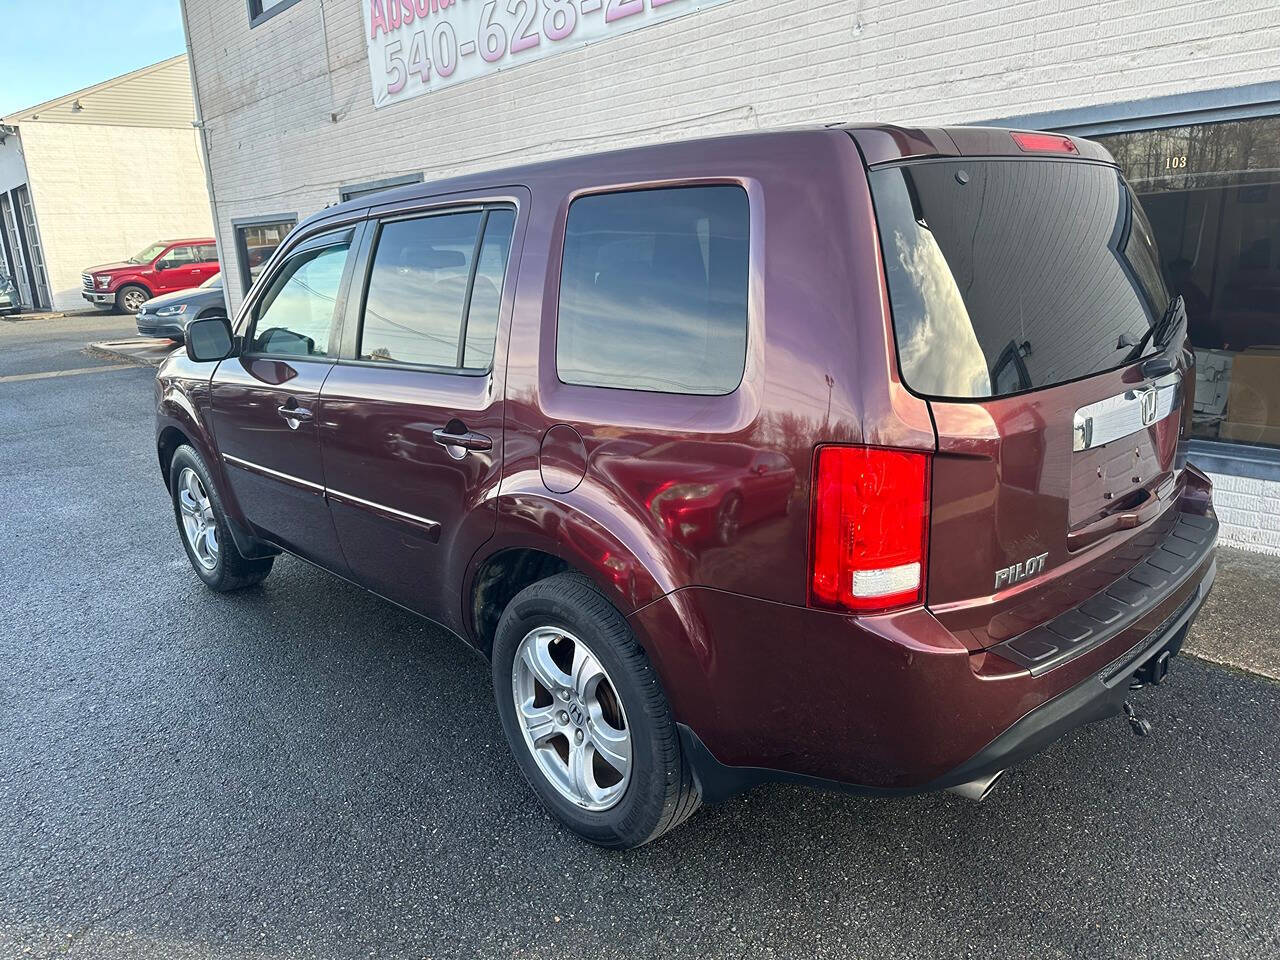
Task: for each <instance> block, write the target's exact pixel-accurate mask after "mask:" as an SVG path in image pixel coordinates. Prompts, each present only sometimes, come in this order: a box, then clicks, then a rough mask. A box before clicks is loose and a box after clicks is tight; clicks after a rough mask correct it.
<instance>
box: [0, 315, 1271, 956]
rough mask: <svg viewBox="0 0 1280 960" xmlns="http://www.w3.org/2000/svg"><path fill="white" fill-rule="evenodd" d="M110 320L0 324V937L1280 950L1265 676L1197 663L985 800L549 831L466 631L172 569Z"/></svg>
mask: <svg viewBox="0 0 1280 960" xmlns="http://www.w3.org/2000/svg"><path fill="white" fill-rule="evenodd" d="M128 322H130V321H129V318H114V319H113V318H88V319H84V320H81V319H76V320H74V321H60V322H51V323H50V325H49V326H48V327H47V328H44V327H41V328H36V327H34V325H33V324H12V325H10V324H0V328H3V329H0V609H2V610H3V620H2V621H0V956H5V957H8V956H14V957H26V956H74V957H93V958H115V957H147V958H153V957H154V958H162V957H163V958H171V957H183V958H184V957H253V958H267V957H271V958H294V957H298V958H309V957H317V958H329V957H369V956H376V957H468V958H473V957H521V958H526V957H528V958H542V957H547V958H552V957H555V958H567V957H599V958H609V957H620V958H621V957H627V958H630V957H777V958H794V957H809V956H814V957H826V956H831V957H844V956H848V957H867V958H881V957H911V958H915V957H920V958H923V957H982V958H990V957H1018V958H1022V957H1036V958H1049V957H1064V958H1065V957H1070V958H1085V957H1087V958H1095V957H1098V958H1109V957H1117V958H1119V957H1124V958H1129V960H1142V958H1156V957H1191V956H1194V957H1241V958H1244V957H1248V958H1274V957H1276V956H1277V955H1280V910H1278V909H1277V907H1278V905H1280V772H1278V768H1280V684H1277V683H1276V682H1275V681H1273V680H1269V679H1265V678H1260V677H1257V676H1254V675H1250V674H1246V673H1243V672H1239V671H1236V670H1233V669H1229V668H1224V667H1221V666H1217V665H1214V664H1210V663H1208V662H1206V661H1204V660H1199V659H1195V658H1193V657H1182V658H1180V660H1181V662H1180V663H1178V664H1177V666H1176V668H1175V672H1174V674H1173V676H1172V677H1171V681H1170V683H1168V684H1167V685H1166V686H1164V687H1161V688H1159V689H1157V690H1150V691H1143V692H1141V693H1140V694H1138V695H1137V696H1136V698H1135V701H1136V702H1137V703H1138V705H1139V707H1140V709H1142V710H1143V711H1144V712H1145V713H1146V715H1148V716H1149V717H1150V718H1151V719H1152V721H1153V722H1154V724H1155V731H1154V733H1153V735H1152V736H1150V737H1148V738H1145V739H1137V738H1135V737H1133V736H1131V735H1130V733H1129V732H1128V729H1127V727H1126V726H1125V724H1124V723H1123V722H1121V721H1119V720H1116V721H1114V722H1105V723H1102V724H1098V725H1094V726H1092V727H1089V728H1086V729H1083V730H1080V731H1078V732H1076V733H1075V734H1073V735H1071V736H1069V737H1067V738H1066V739H1065V740H1063V741H1061V742H1060V743H1058V744H1057V745H1055V746H1054V747H1053V748H1051V749H1050V750H1049V751H1048V752H1047V753H1045V754H1043V755H1042V756H1040V757H1038V758H1036V759H1034V760H1032V761H1030V762H1028V763H1026V764H1023V765H1021V766H1019V767H1017V768H1016V769H1014V770H1012V771H1011V772H1010V773H1009V774H1008V775H1007V776H1006V777H1005V779H1004V781H1003V784H1002V786H1001V787H1000V788H998V789H997V790H996V791H995V793H994V794H993V795H992V796H991V798H990V799H988V800H987V801H986V802H984V803H982V804H981V805H974V804H971V803H968V802H966V801H963V800H960V799H959V798H955V797H951V796H947V795H942V796H928V797H918V798H913V799H907V800H893V801H885V800H865V799H858V798H851V797H846V796H835V795H827V794H821V793H815V792H811V791H808V790H805V789H801V788H794V787H780V786H779V787H765V788H761V789H758V790H756V791H755V792H753V793H751V794H749V795H747V796H745V797H741V798H738V799H736V800H734V801H732V802H729V803H726V804H724V805H721V806H719V807H714V808H706V809H704V810H702V811H701V812H700V813H699V814H698V815H697V816H695V817H694V818H693V820H691V821H690V822H689V823H688V824H686V825H685V826H684V827H682V828H681V829H680V830H678V831H677V832H676V833H674V834H672V835H670V836H669V837H667V838H665V839H664V840H662V841H659V842H657V843H655V844H652V845H650V846H649V847H646V848H643V849H641V850H639V851H635V852H632V853H628V854H617V853H607V852H603V851H600V850H597V849H595V848H593V847H590V846H587V845H585V844H583V843H581V842H579V841H577V840H575V839H574V838H573V837H572V836H571V835H569V834H567V833H566V832H565V831H563V830H561V829H559V828H558V827H557V826H556V825H555V824H554V823H553V822H552V821H551V819H550V818H549V817H548V816H547V815H545V814H544V813H543V812H542V810H541V809H540V808H539V807H538V805H537V803H536V801H535V800H534V797H533V795H532V793H531V792H530V790H529V789H528V788H527V787H526V785H525V784H524V782H523V781H522V780H521V778H520V774H519V772H518V771H517V769H516V767H515V765H514V763H513V762H512V760H511V758H510V756H509V754H508V751H507V747H506V745H505V743H504V742H503V740H502V733H501V729H500V727H499V723H498V718H497V713H496V711H495V709H494V707H493V704H492V701H491V695H490V690H489V680H488V674H487V668H486V666H485V665H484V664H483V663H482V662H481V661H480V660H479V659H478V658H476V657H475V656H474V655H473V654H471V653H469V652H468V651H467V650H466V649H465V648H464V647H463V645H462V644H461V643H460V642H458V641H456V640H454V639H452V638H450V637H449V636H446V635H443V634H442V633H441V632H440V631H439V630H437V629H435V628H433V627H432V626H431V625H430V624H428V623H426V622H424V621H421V620H418V619H416V618H414V617H412V616H410V615H409V614H406V613H404V612H402V611H400V610H398V609H396V608H393V607H391V606H389V605H387V604H384V603H382V602H381V601H379V600H377V599H375V598H373V597H371V596H368V595H366V594H363V593H362V592H360V591H359V590H357V589H355V588H353V587H350V586H348V585H346V584H344V583H342V582H340V581H338V580H336V579H334V578H332V577H330V576H328V575H326V574H324V573H322V572H320V571H318V570H315V569H313V568H311V567H309V566H307V565H306V564H304V563H302V562H300V561H296V560H292V559H288V558H284V559H281V560H280V561H278V562H277V565H276V569H275V571H274V572H273V573H272V575H271V577H270V578H269V579H268V580H267V582H266V583H265V584H264V586H263V587H262V588H260V589H255V590H251V591H248V592H245V593H242V594H239V595H234V596H215V595H213V594H211V593H209V592H207V591H206V590H205V589H204V588H203V587H202V586H201V585H200V583H199V581H198V580H197V579H196V578H195V576H194V575H193V574H191V573H190V572H189V570H188V568H187V562H186V559H185V557H184V555H183V552H182V549H181V547H180V545H179V542H178V539H177V534H176V531H175V529H174V523H173V517H172V513H171V512H170V507H169V504H168V500H167V497H166V495H165V492H164V490H163V488H162V486H161V482H160V477H159V471H158V468H157V467H156V462H155V456H154V453H153V449H152V427H151V403H152V393H151V378H152V370H151V369H149V368H144V367H136V366H125V367H117V366H115V365H114V364H113V363H112V362H111V361H109V360H103V359H98V358H94V357H90V356H87V355H85V354H84V353H82V352H81V351H80V349H79V347H78V346H77V345H83V343H84V342H86V341H87V340H90V339H101V338H102V337H103V336H105V335H109V334H111V332H112V330H111V329H108V328H110V327H111V324H112V323H114V324H115V329H116V332H117V333H124V332H127V330H126V326H125V325H127V323H128ZM94 323H97V324H99V325H101V326H102V327H103V329H106V331H107V332H106V334H102V333H100V332H99V328H98V327H93V324H94ZM90 327H93V329H92V330H91V329H90ZM86 367H101V368H102V369H99V370H97V371H95V372H90V373H76V374H71V375H64V376H53V377H48V378H41V379H11V378H13V377H15V376H22V375H25V374H30V373H35V372H51V371H57V370H79V369H82V368H86ZM1224 559H1225V561H1226V562H1225V563H1224V574H1223V576H1224V577H1229V576H1230V575H1231V574H1230V570H1231V569H1232V566H1231V563H1232V554H1231V552H1230V551H1224ZM1239 566H1241V567H1243V566H1245V564H1244V563H1240V564H1239ZM1268 582H1269V583H1270V584H1272V589H1280V588H1278V587H1277V586H1276V585H1277V583H1278V582H1280V581H1278V580H1277V578H1275V577H1272V578H1271V579H1270V580H1269V581H1268ZM1228 595H1231V596H1240V595H1243V596H1247V597H1248V598H1249V599H1248V600H1247V601H1245V602H1247V603H1254V604H1256V605H1257V609H1258V610H1259V611H1260V613H1259V614H1258V615H1257V616H1256V617H1252V618H1249V617H1243V618H1242V619H1245V620H1248V621H1249V622H1250V623H1252V624H1253V625H1254V627H1253V628H1254V629H1257V630H1259V631H1260V632H1265V633H1267V634H1268V635H1270V633H1272V632H1273V631H1272V627H1271V625H1270V622H1269V621H1268V622H1264V617H1269V616H1270V614H1267V613H1265V612H1263V611H1271V612H1272V613H1273V612H1274V610H1275V609H1276V607H1277V597H1276V595H1275V594H1274V592H1273V593H1272V594H1270V595H1266V594H1263V595H1259V594H1258V593H1257V592H1256V591H1252V593H1250V592H1249V591H1242V592H1237V593H1231V592H1230V591H1229V594H1228ZM1234 615H1235V616H1237V617H1238V618H1240V616H1241V615H1240V611H1239V609H1238V607H1237V609H1235V611H1234ZM1214 616H1215V614H1214V611H1213V610H1210V611H1209V612H1208V614H1206V617H1205V621H1206V622H1205V623H1203V624H1198V625H1197V628H1196V630H1197V635H1199V633H1200V632H1204V633H1205V635H1206V636H1208V635H1210V634H1212V633H1213V632H1214V631H1217V632H1219V633H1220V632H1222V628H1221V627H1220V626H1217V625H1215V622H1210V621H1212V620H1213V617H1214ZM1232 629H1233V631H1235V632H1237V633H1238V628H1232ZM1194 640H1195V638H1194V637H1193V642H1194Z"/></svg>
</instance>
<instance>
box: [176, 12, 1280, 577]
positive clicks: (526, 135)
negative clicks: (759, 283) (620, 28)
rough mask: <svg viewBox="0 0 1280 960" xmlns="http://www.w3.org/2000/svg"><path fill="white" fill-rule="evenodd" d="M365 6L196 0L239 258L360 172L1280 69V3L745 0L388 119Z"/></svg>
mask: <svg viewBox="0 0 1280 960" xmlns="http://www.w3.org/2000/svg"><path fill="white" fill-rule="evenodd" d="M366 2H368V0H305V2H302V3H297V4H295V5H293V6H292V7H289V8H288V9H286V10H285V11H283V12H282V13H280V14H279V15H277V16H274V17H272V18H271V19H269V20H267V21H266V22H264V23H262V24H260V25H259V26H258V27H256V28H253V29H250V27H249V21H248V16H247V13H246V11H245V9H244V7H243V4H237V3H235V2H232V0H182V4H183V8H184V13H185V17H186V21H187V28H188V35H189V44H190V53H191V57H192V63H193V69H194V74H195V81H196V94H197V98H198V100H199V104H200V109H201V113H202V119H203V121H204V124H205V142H206V146H207V149H208V155H209V159H210V166H211V168H212V180H213V189H214V194H215V197H214V199H215V211H214V214H215V220H216V223H217V231H218V234H219V241H220V247H221V249H222V250H224V251H230V250H232V249H234V246H233V243H232V232H231V220H232V218H233V217H253V216H259V215H263V214H269V213H276V212H280V211H296V212H297V213H298V215H299V217H305V216H307V215H308V214H310V213H312V212H315V211H317V210H319V209H321V208H323V207H324V206H326V205H327V204H330V203H333V202H335V201H337V200H338V199H339V187H340V185H342V184H353V183H359V182H362V181H368V180H377V179H381V178H386V177H392V176H396V175H400V174H406V173H415V172H419V171H421V172H422V173H423V174H424V175H425V178H426V179H427V180H431V179H433V178H437V177H441V176H445V175H448V174H453V173H465V172H468V171H472V170H480V169H493V168H498V167H502V166H505V165H509V164H512V163H516V162H523V161H528V160H537V159H546V158H550V157H554V156H559V155H564V154H569V153H585V152H590V151H598V150H603V149H607V148H610V147H616V146H624V145H631V144H636V143H643V142H652V141H659V140H668V139H679V138H687V137H692V136H697V135H706V134H714V133H721V132H730V131H739V130H753V129H759V128H768V127H778V126H785V125H793V124H805V123H810V124H816V123H826V122H832V121H882V122H895V123H905V124H913V123H914V124H929V123H967V122H975V121H981V120H985V119H990V118H997V117H1007V116H1018V115H1026V114H1034V113H1043V112H1047V111H1058V110H1067V109H1073V108H1085V107H1091V106H1099V105H1108V104H1116V103H1124V102H1128V101H1134V100H1142V99H1146V98H1151V97H1159V96H1164V95H1172V94H1185V93H1192V92H1196V91H1207V90H1214V89H1220V88H1225V87H1235V86H1242V85H1245V84H1250V83H1261V82H1268V81H1276V80H1280V4H1277V3H1276V2H1275V0H1185V2H1180V3H1173V4H1171V3H1168V2H1167V0H1024V2H1018V3H1012V2H1011V3H992V2H989V0H957V2H948V3H938V2H936V0H734V2H731V3H722V4H718V5H715V6H712V7H710V8H709V9H705V10H701V11H698V12H694V13H690V14H688V15H686V16H683V17H680V18H678V19H674V20H671V21H668V22H665V23H661V24H656V25H654V26H650V27H646V28H645V29H643V30H637V31H634V32H632V33H628V34H626V35H623V36H618V37H612V38H609V39H607V40H603V41H601V42H599V43H593V44H591V45H589V46H586V47H582V48H580V49H576V50H573V51H571V52H567V53H562V54H560V55H558V56H555V57H549V58H547V59H544V60H540V61H538V62H535V63H531V64H524V65H519V66H513V67H512V68H511V69H508V70H503V71H502V72H500V73H498V74H496V75H492V76H487V77H484V78H481V79H478V80H474V81H470V82H467V83H461V84H458V85H456V86H451V87H448V88H447V89H442V90H433V91H431V92H428V93H425V94H423V95H422V96H418V97H414V98H413V99H409V100H406V101H404V102H402V103H396V104H393V105H390V106H387V107H383V108H381V109H378V110H376V111H375V109H374V106H373V86H372V82H371V78H370V64H369V61H368V57H367V55H366V39H365V36H366V34H365V29H364V18H365V15H366V13H365V3H366ZM232 260H233V258H230V257H225V258H224V266H225V267H226V269H227V271H228V274H230V275H231V276H229V278H228V279H229V282H228V284H227V285H228V288H229V289H230V290H231V291H232V297H233V301H234V304H233V305H235V304H238V303H239V301H240V299H241V298H240V295H239V291H240V282H239V275H238V271H239V266H238V264H236V263H234V262H231V261H232ZM1227 486H1228V485H1227V484H1225V483H1224V484H1220V487H1219V489H1220V490H1222V491H1223V493H1224V495H1225V494H1226V493H1227V492H1228V490H1227ZM1231 493H1232V496H1233V497H1235V493H1236V492H1235V491H1231ZM1239 497H1240V499H1239V500H1238V502H1237V500H1236V499H1232V500H1231V506H1230V509H1231V510H1232V511H1233V513H1232V514H1231V517H1232V519H1231V520H1230V521H1229V522H1226V523H1224V526H1223V531H1224V539H1225V540H1228V541H1232V542H1237V540H1239V542H1241V543H1242V545H1248V546H1252V547H1254V548H1255V549H1267V550H1275V551H1277V552H1280V543H1277V537H1276V536H1275V534H1274V530H1275V529H1276V527H1277V526H1280V499H1278V498H1276V497H1275V496H1274V491H1271V492H1269V493H1268V492H1266V491H1253V490H1252V489H1250V490H1243V489H1242V490H1241V491H1239ZM1265 511H1270V512H1269V513H1267V516H1266V517H1264V516H1263V513H1264V512H1265ZM1251 516H1256V518H1257V519H1256V520H1255V521H1254V522H1250V517H1251ZM1273 521H1275V522H1274V523H1273ZM1268 523H1270V524H1272V526H1271V527H1270V528H1269V529H1271V530H1272V531H1273V532H1272V533H1271V534H1266V535H1264V534H1261V533H1260V531H1265V530H1266V529H1268V527H1267V524H1268Z"/></svg>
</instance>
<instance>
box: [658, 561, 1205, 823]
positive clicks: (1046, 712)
mask: <svg viewBox="0 0 1280 960" xmlns="http://www.w3.org/2000/svg"><path fill="white" fill-rule="evenodd" d="M1215 574H1216V567H1215V566H1214V565H1213V564H1212V561H1211V564H1210V567H1209V570H1208V572H1207V574H1206V575H1205V576H1204V578H1203V579H1202V580H1201V581H1200V583H1199V584H1198V585H1197V588H1196V591H1195V593H1194V594H1192V596H1191V597H1190V598H1189V600H1188V601H1186V602H1185V603H1184V605H1183V606H1182V607H1181V608H1179V609H1178V610H1177V611H1175V613H1174V614H1173V615H1172V616H1170V617H1168V618H1167V619H1166V622H1165V623H1164V624H1162V625H1161V626H1160V627H1159V628H1158V629H1157V630H1156V631H1154V632H1153V633H1152V634H1151V636H1149V637H1148V638H1147V640H1146V641H1144V642H1143V643H1141V644H1139V645H1138V646H1137V647H1135V648H1134V649H1133V650H1131V651H1129V652H1128V653H1126V654H1125V655H1124V656H1122V657H1120V658H1119V659H1118V660H1117V661H1116V662H1115V663H1112V664H1110V665H1108V667H1107V668H1106V669H1104V670H1101V671H1099V672H1098V673H1096V674H1094V675H1093V676H1091V677H1089V678H1087V679H1086V680H1084V681H1082V682H1081V683H1078V684H1076V686H1074V687H1072V688H1071V689H1069V690H1067V691H1066V692H1064V693H1061V694H1059V695H1058V696H1056V697H1054V698H1053V699H1052V700H1050V701H1048V702H1047V703H1045V704H1043V705H1041V706H1039V707H1037V708H1036V709H1034V710H1032V711H1031V712H1030V713H1028V714H1027V715H1026V716H1024V717H1022V719H1020V720H1018V721H1016V722H1015V723H1014V724H1013V725H1012V726H1010V727H1009V728H1008V729H1006V730H1005V731H1004V732H1003V733H1001V734H1000V735H999V736H997V737H996V738H995V739H994V740H992V741H991V742H990V743H989V744H987V745H986V746H985V747H983V748H982V749H981V750H979V751H978V752H977V753H975V754H974V755H973V756H972V757H970V758H969V759H968V760H966V761H964V762H963V763H961V764H959V765H958V766H956V767H954V768H952V769H951V770H949V771H947V772H946V773H945V774H943V775H942V776H939V777H937V778H935V779H933V780H931V781H928V782H926V783H924V784H921V785H919V786H913V787H877V786H868V785H862V784H851V783H846V782H842V781H839V780H831V779H828V778H823V777H817V776H811V775H806V774H796V773H790V772H786V771H780V770H769V769H763V768H758V767H731V766H727V765H725V764H722V763H720V761H719V760H717V759H716V757H715V755H714V754H712V752H711V751H710V750H709V749H708V748H707V746H706V745H705V744H704V743H703V742H702V740H701V739H700V738H699V737H698V735H697V734H696V733H694V732H693V730H692V729H690V728H689V727H688V726H687V725H685V724H678V727H679V731H680V739H681V743H682V745H683V748H684V750H685V755H686V756H687V757H688V758H689V762H690V764H691V765H692V767H693V770H694V776H695V777H696V778H697V780H698V786H699V788H700V789H701V791H702V798H703V800H704V801H706V802H708V803H716V802H719V801H721V800H726V799H728V798H729V797H732V796H734V795H735V794H738V793H741V792H742V791H743V790H746V789H749V788H750V787H753V786H755V785H757V784H759V783H764V782H768V781H786V782H792V783H802V784H806V785H808V786H813V787H817V788H820V789H827V790H838V791H846V792H853V793H860V794H870V795H880V796H891V795H909V794H916V793H929V792H933V791H936V790H945V789H946V788H947V787H954V786H957V785H959V784H962V783H968V782H970V781H972V780H978V779H980V778H983V777H989V776H991V775H992V774H995V773H999V772H1001V771H1003V770H1006V769H1008V768H1009V767H1011V766H1013V765H1014V764H1017V763H1020V762H1021V761H1023V760H1026V759H1027V758H1028V757H1031V756H1034V755H1035V754H1037V753H1039V752H1040V751H1041V750H1044V749H1045V748H1047V747H1048V746H1050V745H1051V744H1052V743H1054V741H1056V740H1058V739H1059V738H1061V737H1062V736H1064V735H1066V734H1067V733H1070V732H1071V731H1072V730H1075V729H1076V728H1077V727H1082V726H1084V725H1085V724H1088V723H1093V722H1094V721H1096V720H1103V719H1106V718H1107V717H1113V716H1116V715H1117V714H1119V713H1121V712H1122V709H1123V705H1124V701H1125V699H1126V697H1127V696H1128V694H1129V689H1130V683H1131V682H1132V681H1133V679H1134V677H1135V675H1138V674H1140V673H1145V672H1149V671H1153V670H1156V669H1158V671H1159V672H1158V673H1157V676H1159V677H1160V680H1163V676H1164V670H1166V669H1167V661H1168V659H1169V658H1172V657H1173V656H1175V655H1177V653H1178V651H1179V650H1181V649H1182V642H1183V640H1184V639H1185V638H1186V635H1187V630H1188V629H1189V627H1190V625H1191V621H1192V620H1193V619H1195V616H1196V614H1197V613H1199V612H1200V607H1201V606H1202V605H1203V604H1204V601H1205V599H1206V598H1207V597H1208V595H1209V590H1210V589H1211V588H1212V586H1213V579H1214V576H1215Z"/></svg>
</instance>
